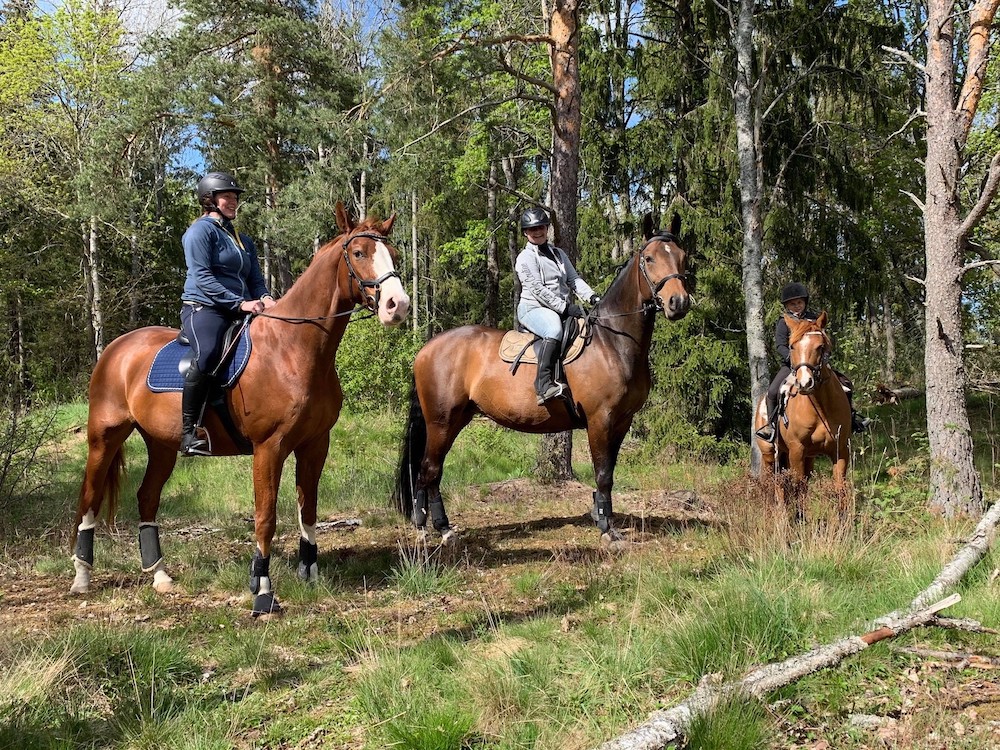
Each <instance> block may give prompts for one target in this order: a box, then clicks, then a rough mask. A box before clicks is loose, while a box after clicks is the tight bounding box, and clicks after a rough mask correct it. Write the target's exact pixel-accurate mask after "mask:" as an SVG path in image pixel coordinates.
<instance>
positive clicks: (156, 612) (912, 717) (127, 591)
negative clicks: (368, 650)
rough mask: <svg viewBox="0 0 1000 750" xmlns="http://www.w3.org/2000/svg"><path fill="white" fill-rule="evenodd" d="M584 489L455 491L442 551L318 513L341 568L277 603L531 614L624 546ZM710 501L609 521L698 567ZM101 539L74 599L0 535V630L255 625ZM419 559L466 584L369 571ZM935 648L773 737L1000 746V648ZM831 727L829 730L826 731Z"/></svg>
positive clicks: (460, 623) (208, 531)
mask: <svg viewBox="0 0 1000 750" xmlns="http://www.w3.org/2000/svg"><path fill="white" fill-rule="evenodd" d="M591 492H592V488H590V487H589V486H585V485H583V484H580V483H577V482H572V483H568V484H562V485H558V486H543V485H538V484H536V483H535V482H533V481H531V480H527V479H514V480H507V481H502V482H497V483H493V484H489V485H484V486H482V487H478V488H477V487H471V488H468V490H467V492H466V495H465V496H464V497H463V498H462V500H461V502H459V503H455V506H456V507H455V508H451V507H450V508H449V510H450V511H451V513H452V521H453V523H455V524H456V526H457V527H458V528H459V543H458V544H456V545H452V546H450V547H434V548H426V549H424V548H422V547H420V546H419V545H418V544H417V543H416V542H415V541H414V540H415V534H414V533H413V531H412V530H411V529H409V528H407V527H406V526H405V525H404V524H402V523H400V522H399V521H398V519H392V520H389V518H388V517H387V516H385V515H383V516H378V515H375V516H369V517H368V518H364V519H362V518H358V519H354V518H351V517H340V518H332V517H328V518H322V519H321V524H320V532H319V536H318V543H319V547H320V550H321V553H320V561H319V563H320V568H321V569H334V570H337V569H343V571H344V572H343V573H342V574H340V575H338V576H337V579H336V582H335V583H334V584H333V585H332V586H331V592H330V595H329V596H325V597H320V598H318V599H317V600H316V601H309V602H305V603H299V602H295V603H292V604H289V603H288V602H287V601H285V600H284V599H282V601H283V602H284V603H285V606H286V611H287V612H288V613H295V611H296V610H298V611H299V612H300V613H301V612H302V610H303V609H308V610H309V611H310V613H311V614H316V615H319V614H323V613H331V612H332V613H335V614H336V616H337V617H340V618H345V619H349V618H350V617H351V616H352V615H353V614H356V613H362V612H363V614H364V618H365V620H366V621H367V622H368V623H371V627H372V628H373V630H374V632H375V633H376V634H377V633H383V634H389V635H391V637H392V638H393V639H395V640H396V641H397V642H398V643H402V644H407V643H418V642H420V641H423V640H426V639H428V638H430V637H432V636H439V635H441V634H446V635H450V636H456V637H458V638H460V639H463V640H473V639H474V637H475V636H474V631H475V630H476V628H477V627H479V626H481V624H482V622H483V621H484V619H485V620H488V621H490V622H504V623H515V622H523V621H527V620H529V619H530V618H532V617H534V616H536V615H537V614H538V613H540V612H544V611H547V607H548V603H547V602H546V601H543V600H541V597H537V596H531V595H525V594H524V593H523V592H521V591H519V590H518V588H517V586H515V585H513V584H512V582H514V581H516V580H518V578H519V577H523V576H525V575H530V574H531V572H532V571H537V570H538V569H539V566H540V564H543V565H544V566H546V570H547V571H549V572H548V573H546V575H550V574H551V575H559V573H558V572H556V573H552V571H559V570H563V571H569V570H572V569H575V568H578V567H579V566H584V567H586V568H588V569H590V570H592V571H593V570H596V571H598V575H600V571H601V570H605V571H611V570H612V569H613V568H614V566H615V565H616V561H617V559H618V553H616V552H613V551H609V550H608V549H606V548H605V547H603V546H602V545H601V544H600V543H599V542H598V540H597V532H596V530H595V528H594V525H593V522H592V521H591V519H590V517H589V508H590V505H591ZM713 507H714V502H713V499H712V498H711V497H706V496H703V495H699V494H697V493H696V492H695V491H692V490H679V491H656V492H623V493H621V494H618V495H617V496H616V512H617V522H618V526H619V528H620V529H622V530H623V532H624V534H625V536H626V539H627V540H628V541H629V543H630V545H631V547H632V549H642V550H643V551H647V552H650V553H653V554H655V555H656V556H657V557H658V558H669V559H671V560H685V561H687V562H688V563H689V564H691V565H694V566H697V565H699V564H703V563H704V564H707V563H708V562H709V560H710V557H711V555H712V554H713V552H712V550H711V549H710V548H709V547H708V546H706V545H705V544H702V541H701V540H704V539H705V538H707V536H709V534H706V533H695V534H690V533H678V532H683V531H684V530H688V531H690V530H692V529H695V530H701V531H702V532H710V531H711V530H713V529H716V528H717V527H718V526H719V525H720V520H719V517H718V516H717V514H716V513H715V511H714V510H713ZM243 520H244V523H245V524H246V528H247V534H246V539H245V540H239V541H234V540H233V538H232V535H231V534H230V535H228V536H227V534H226V533H224V531H223V530H222V529H219V528H213V527H211V526H190V525H186V526H185V525H180V524H177V523H171V521H170V520H164V525H163V527H162V532H161V533H162V539H163V547H164V552H165V554H166V555H167V560H168V567H169V564H170V556H171V551H172V550H171V548H172V547H176V546H180V543H182V542H183V543H194V544H195V545H196V546H198V547H200V548H205V546H206V542H207V543H208V546H210V547H211V549H212V554H213V555H218V556H219V557H220V558H227V557H228V558H235V559H244V558H245V559H246V560H249V556H250V549H251V547H250V533H249V532H250V529H251V528H252V524H251V521H250V519H249V518H247V519H243ZM109 534H110V536H111V537H112V538H113V539H115V540H116V541H117V542H120V543H121V544H122V545H129V544H132V545H134V541H133V540H134V528H132V526H131V524H125V526H124V527H122V526H119V528H118V529H117V530H114V531H110V532H109V531H107V530H104V531H103V532H102V533H101V534H99V535H98V552H97V556H98V565H97V567H96V569H95V571H94V577H93V587H92V593H91V594H89V595H86V596H82V597H81V596H73V595H70V594H69V584H70V581H71V576H72V571H71V566H70V564H69V561H68V560H66V564H65V566H64V567H62V569H60V570H56V569H55V568H56V567H57V566H55V565H54V564H52V563H50V564H47V565H38V564H35V561H33V559H32V558H31V554H32V553H30V552H28V553H23V554H22V553H20V552H19V551H18V549H17V548H16V547H12V546H10V545H8V546H7V547H6V548H5V550H4V554H3V556H2V558H0V573H2V574H3V575H2V578H0V603H2V606H0V632H3V633H5V635H6V637H10V638H13V637H25V638H27V639H36V638H43V637H49V636H52V635H53V634H54V633H57V632H59V631H65V630H70V629H72V628H73V627H74V626H75V625H77V624H80V623H91V624H94V623H98V624H105V625H109V626H112V627H122V626H125V627H127V626H129V624H133V623H134V624H137V625H138V624H143V625H145V626H146V627H154V628H157V629H161V630H166V631H170V630H175V629H184V628H186V627H188V626H189V625H190V624H191V622H192V620H193V619H194V618H198V617H204V615H205V613H207V612H213V611H214V612H216V613H217V614H218V615H219V616H220V617H222V618H232V620H233V621H235V622H237V623H242V624H244V625H246V626H249V625H250V623H252V622H253V621H252V620H251V618H250V616H249V614H248V610H249V600H250V598H249V594H248V593H247V594H241V595H236V594H234V593H233V590H232V588H230V589H229V590H225V587H221V588H219V587H215V586H211V585H210V586H207V587H202V586H199V589H200V590H186V588H185V586H184V585H183V583H180V585H178V586H177V587H176V590H175V591H174V592H172V593H169V594H166V595H163V596H151V595H150V587H149V580H148V576H146V575H142V574H139V573H138V572H135V573H128V572H122V571H123V570H124V568H122V567H121V566H118V569H116V570H110V571H109V570H107V569H105V570H102V569H101V565H100V557H101V546H102V545H103V544H105V540H106V539H107V537H108V535H109ZM297 536H298V535H297V529H295V528H294V527H292V526H291V525H290V524H286V525H285V527H284V528H283V529H282V528H280V527H279V534H278V536H277V537H276V547H275V548H276V552H277V555H278V556H279V557H283V558H285V559H286V560H287V562H288V568H287V569H286V568H285V567H284V566H282V567H281V570H280V573H278V574H277V577H276V583H277V587H278V589H277V590H278V593H279V598H280V596H281V590H282V583H283V581H282V577H283V576H289V575H294V573H292V572H291V571H292V570H293V569H294V558H295V554H296V552H297ZM421 550H423V551H421ZM419 554H426V555H428V556H433V557H435V558H436V559H437V560H438V562H440V563H443V564H447V565H451V566H456V567H461V568H462V569H463V570H464V571H465V574H464V575H463V576H462V579H461V581H462V582H461V585H458V586H455V587H452V588H451V589H449V590H447V591H444V592H438V593H434V594H431V595H428V596H424V597H412V596H398V595H396V594H394V592H393V591H392V590H390V587H389V586H388V585H387V584H386V582H385V581H384V578H382V577H380V575H378V571H380V570H384V568H385V566H386V564H387V563H386V561H391V560H397V559H399V558H400V557H407V556H412V555H419ZM188 564H190V563H188ZM184 565H185V563H184V562H183V561H182V562H181V563H180V565H179V566H178V567H180V568H181V570H180V573H181V575H179V576H177V575H176V573H177V571H175V570H174V569H173V567H169V569H170V570H171V573H173V574H175V577H178V579H179V581H181V582H183V581H184V569H183V568H184ZM111 567H114V566H111ZM286 580H287V579H286ZM880 614H883V613H879V612H871V613H867V616H868V617H872V618H874V617H876V616H878V615H880ZM581 617H582V615H581V614H580V613H578V612H573V611H567V613H566V615H565V616H564V617H563V621H562V625H561V627H562V628H563V629H566V630H571V629H574V628H577V627H580V626H581V625H582V624H583V623H582V622H581V621H580V618H581ZM844 635H848V634H846V633H845V634H844ZM918 639H919V635H918ZM490 647H491V648H507V649H516V648H517V644H516V643H505V642H503V641H500V642H494V643H493V644H492V645H491V646H490ZM890 647H891V646H890ZM936 648H937V647H928V648H926V649H921V648H919V643H918V647H912V642H911V648H909V649H908V650H907V651H906V653H905V656H904V657H903V658H904V659H905V663H906V664H907V665H908V666H907V667H906V668H905V669H902V670H900V671H899V672H898V673H890V674H882V675H881V676H879V677H876V678H873V680H872V681H871V682H870V684H869V685H868V686H867V688H866V689H865V695H864V696H858V703H859V704H863V705H864V706H865V707H866V710H865V711H864V712H863V715H860V716H855V715H847V716H845V715H842V714H839V713H832V714H831V713H828V712H824V711H822V710H819V711H816V712H815V713H814V712H811V711H802V710H788V709H789V707H788V705H787V703H788V702H787V701H781V700H778V701H776V702H773V703H771V704H769V712H770V713H771V715H772V718H773V720H774V726H775V728H776V729H775V731H776V735H777V737H776V740H775V743H774V744H773V745H772V747H775V748H802V749H805V748H808V749H809V750H828V749H829V748H835V747H837V745H836V744H831V743H832V742H834V741H833V740H831V739H830V738H831V737H834V736H838V735H839V736H843V735H844V734H845V732H846V733H847V734H849V735H850V736H852V737H854V738H855V739H854V741H852V744H851V745H850V747H852V748H853V747H871V748H912V747H919V748H924V747H926V748H959V747H961V748H966V747H971V748H975V747H984V748H985V747H1000V679H998V675H997V670H998V669H1000V644H998V645H997V648H996V649H995V650H994V653H992V654H989V653H978V654H977V653H966V654H964V655H958V656H954V657H949V656H948V655H947V654H943V653H940V651H939V650H936ZM873 706H874V707H877V711H873V709H872V707H873ZM834 723H835V724H837V725H838V726H837V727H831V724H834ZM834 729H835V730H836V731H833V730H834ZM324 746H326V745H324ZM346 746H347V745H345V747H346ZM358 746H360V744H359V745H358ZM569 746H573V747H575V746H576V745H574V744H572V743H571V744H570V745H567V747H569ZM303 747H305V746H303Z"/></svg>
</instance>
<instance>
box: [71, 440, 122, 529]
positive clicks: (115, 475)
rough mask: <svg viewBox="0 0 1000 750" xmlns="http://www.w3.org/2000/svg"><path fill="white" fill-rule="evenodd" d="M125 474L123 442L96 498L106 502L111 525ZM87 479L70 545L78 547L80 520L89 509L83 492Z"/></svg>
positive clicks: (105, 514) (105, 508) (107, 515)
mask: <svg viewBox="0 0 1000 750" xmlns="http://www.w3.org/2000/svg"><path fill="white" fill-rule="evenodd" d="M124 476H125V444H124V443H122V444H121V445H120V446H118V450H116V451H115V455H113V456H112V457H111V465H110V466H108V471H107V474H105V476H104V482H103V488H102V489H101V490H100V491H99V493H98V496H97V497H96V498H95V500H96V501H97V502H98V503H102V501H103V504H104V518H105V520H106V521H107V523H108V525H109V526H113V525H114V521H115V515H116V514H117V513H118V499H119V498H120V497H121V491H122V478H123V477H124ZM86 487H87V485H86V480H84V483H83V484H82V485H81V486H80V503H79V506H78V510H77V519H76V523H74V524H73V534H72V536H71V538H70V547H76V535H77V532H78V531H79V529H80V521H81V520H83V515H84V514H85V513H86V512H87V510H89V509H88V508H84V507H83V493H84V491H85V490H86Z"/></svg>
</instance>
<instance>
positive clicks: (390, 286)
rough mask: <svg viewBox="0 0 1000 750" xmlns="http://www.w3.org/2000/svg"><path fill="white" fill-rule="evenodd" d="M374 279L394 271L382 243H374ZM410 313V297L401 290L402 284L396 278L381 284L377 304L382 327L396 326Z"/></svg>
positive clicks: (387, 250) (386, 249)
mask: <svg viewBox="0 0 1000 750" xmlns="http://www.w3.org/2000/svg"><path fill="white" fill-rule="evenodd" d="M372 269H373V270H374V272H375V278H376V279H380V278H382V277H383V276H385V274H387V273H391V272H392V271H395V270H396V267H395V266H394V265H393V263H392V255H391V254H390V253H389V248H388V247H386V245H385V243H384V242H376V243H375V257H374V258H373V260H372ZM409 311H410V296H409V295H408V294H407V293H406V290H405V289H404V288H403V282H402V281H400V279H399V277H398V276H393V277H391V278H388V279H386V280H385V281H383V282H382V291H381V295H380V296H379V303H378V319H379V320H380V321H382V325H387V326H391V325H398V324H399V323H402V322H403V320H404V319H405V318H406V314H407V313H408V312H409Z"/></svg>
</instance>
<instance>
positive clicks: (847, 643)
mask: <svg viewBox="0 0 1000 750" xmlns="http://www.w3.org/2000/svg"><path fill="white" fill-rule="evenodd" d="M961 599H962V597H961V596H960V595H959V594H952V595H951V596H949V597H947V598H946V599H942V600H941V601H939V602H937V603H936V604H934V605H932V606H930V607H927V608H926V609H924V610H922V611H920V612H915V613H913V614H911V615H908V616H907V617H904V618H899V619H896V620H894V621H893V623H892V625H891V626H890V625H884V626H882V627H880V628H878V629H877V630H873V631H871V632H868V633H865V634H864V635H860V636H849V637H847V638H843V639H841V640H839V641H836V642H834V643H830V644H827V645H825V646H819V647H818V648H814V649H813V650H812V651H809V652H807V653H805V654H800V655H799V656H793V657H791V658H790V659H786V660H785V661H783V662H779V663H777V664H768V665H766V666H763V667H760V668H759V669H755V670H754V671H753V672H750V674H748V675H746V676H745V677H744V678H743V679H742V680H739V681H738V682H729V683H726V684H723V685H719V686H715V685H712V684H710V683H709V682H706V681H703V682H702V683H701V684H700V685H699V686H698V688H697V689H696V690H695V692H694V694H693V695H692V696H691V697H690V698H688V699H687V700H685V701H684V702H682V703H679V704H678V705H676V706H674V707H673V708H671V709H669V710H667V711H654V712H653V713H652V714H650V717H649V719H648V720H647V721H645V722H644V723H642V724H640V725H639V726H638V727H636V728H635V729H633V730H631V731H630V732H628V733H626V734H623V735H621V736H620V737H616V738H615V739H613V740H610V741H609V742H605V743H604V744H603V745H601V746H600V750H662V749H663V748H664V747H666V746H667V745H668V744H670V743H671V742H677V741H678V740H680V739H681V737H683V736H684V733H685V732H686V731H687V729H688V727H690V725H691V722H692V721H693V720H694V719H695V718H696V717H698V716H701V715H704V714H707V713H709V712H711V711H712V709H713V708H715V706H716V704H718V703H719V702H722V701H725V700H728V699H731V698H735V697H745V696H753V697H755V698H762V697H763V696H765V695H766V694H767V693H769V692H771V691H773V690H776V689H777V688H779V687H782V686H784V685H789V684H791V683H793V682H795V681H796V680H798V679H799V678H801V677H804V676H805V675H808V674H812V673H813V672H817V671H819V670H820V669H825V668H827V667H832V666H835V665H837V664H839V663H840V662H841V661H843V660H844V659H845V658H846V657H848V656H851V655H852V654H856V653H858V652H860V651H864V650H865V649H866V648H868V647H869V646H870V645H871V644H873V643H878V642H879V641H882V640H885V639H886V638H892V637H893V636H896V635H899V634H900V633H905V632H906V631H908V630H912V629H913V628H915V627H918V626H920V625H924V624H925V623H927V622H929V621H931V620H932V619H933V618H934V616H935V615H936V614H937V613H938V612H940V611H941V610H942V609H945V608H947V607H950V606H952V605H953V604H955V603H957V602H959V601H961Z"/></svg>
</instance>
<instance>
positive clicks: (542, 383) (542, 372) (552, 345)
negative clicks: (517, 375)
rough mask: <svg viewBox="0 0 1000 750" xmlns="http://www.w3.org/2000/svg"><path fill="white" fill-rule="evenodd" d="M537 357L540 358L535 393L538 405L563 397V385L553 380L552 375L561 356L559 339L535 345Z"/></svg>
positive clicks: (538, 342)
mask: <svg viewBox="0 0 1000 750" xmlns="http://www.w3.org/2000/svg"><path fill="white" fill-rule="evenodd" d="M534 347H535V356H536V357H537V358H538V374H537V375H536V376H535V393H536V394H537V395H538V398H537V399H536V400H537V402H538V405H539V406H541V405H542V404H544V403H545V402H546V401H550V400H551V399H554V398H556V397H557V396H560V395H562V392H563V386H562V383H556V382H555V381H554V380H553V377H552V373H553V372H554V370H555V366H556V357H558V356H559V347H560V343H559V341H558V340H557V339H540V340H539V341H536V342H535V344H534Z"/></svg>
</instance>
